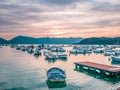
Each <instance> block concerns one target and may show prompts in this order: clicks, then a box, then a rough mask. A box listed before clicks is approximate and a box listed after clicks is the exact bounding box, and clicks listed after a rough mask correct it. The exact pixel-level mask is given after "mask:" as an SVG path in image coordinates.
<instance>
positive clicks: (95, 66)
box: [74, 61, 120, 72]
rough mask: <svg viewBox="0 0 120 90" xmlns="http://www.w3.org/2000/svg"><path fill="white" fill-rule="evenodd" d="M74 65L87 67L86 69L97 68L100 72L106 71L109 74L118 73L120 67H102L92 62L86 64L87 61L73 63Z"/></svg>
mask: <svg viewBox="0 0 120 90" xmlns="http://www.w3.org/2000/svg"><path fill="white" fill-rule="evenodd" d="M74 64H76V65H83V66H88V67H92V68H98V69H101V70H106V71H111V72H120V67H116V66H109V65H103V64H98V63H93V62H88V61H85V62H75V63H74Z"/></svg>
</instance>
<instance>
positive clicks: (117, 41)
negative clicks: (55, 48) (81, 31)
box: [79, 37, 120, 45]
mask: <svg viewBox="0 0 120 90" xmlns="http://www.w3.org/2000/svg"><path fill="white" fill-rule="evenodd" d="M79 44H109V45H111V44H113V45H116V44H120V37H115V38H108V37H100V38H96V37H94V38H86V39H83V40H81V41H80V42H79Z"/></svg>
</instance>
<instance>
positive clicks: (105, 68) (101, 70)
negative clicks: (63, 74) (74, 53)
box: [74, 61, 120, 78]
mask: <svg viewBox="0 0 120 90" xmlns="http://www.w3.org/2000/svg"><path fill="white" fill-rule="evenodd" d="M74 64H75V69H76V70H80V69H83V70H87V71H90V72H94V73H98V74H102V75H105V76H108V77H117V78H120V67H116V66H109V65H103V64H98V63H93V62H87V61H85V62H75V63H74Z"/></svg>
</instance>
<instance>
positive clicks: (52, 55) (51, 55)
mask: <svg viewBox="0 0 120 90" xmlns="http://www.w3.org/2000/svg"><path fill="white" fill-rule="evenodd" d="M45 56H46V59H57V58H58V56H57V55H55V54H53V53H52V52H48V53H46V54H45Z"/></svg>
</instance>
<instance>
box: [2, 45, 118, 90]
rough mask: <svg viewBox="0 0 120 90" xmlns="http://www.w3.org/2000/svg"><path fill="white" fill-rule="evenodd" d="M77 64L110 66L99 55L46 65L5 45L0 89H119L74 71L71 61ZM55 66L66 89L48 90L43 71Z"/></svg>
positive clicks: (71, 56) (43, 58)
mask: <svg viewBox="0 0 120 90" xmlns="http://www.w3.org/2000/svg"><path fill="white" fill-rule="evenodd" d="M66 49H67V50H69V49H70V48H69V47H66ZM66 53H67V52H66ZM67 54H68V55H69V53H67ZM79 61H92V62H97V63H103V64H106V65H111V61H110V60H108V57H104V56H103V55H102V54H98V55H96V54H91V55H76V56H75V55H70V56H68V59H67V60H56V61H55V62H53V61H49V62H48V61H47V60H45V57H44V56H43V55H42V56H40V57H38V58H37V57H34V56H33V55H31V54H28V53H27V52H22V51H17V50H15V49H12V48H10V47H9V46H7V47H6V46H4V47H2V48H0V90H116V88H118V87H120V82H116V83H113V82H109V81H106V80H104V79H98V78H94V76H90V75H87V74H85V73H82V72H78V71H74V67H75V66H74V64H73V62H79ZM114 65H116V66H120V65H117V64H114ZM54 66H56V67H60V68H62V69H63V70H65V71H66V75H67V78H66V87H63V88H48V84H47V83H46V80H47V77H46V70H48V69H49V68H51V67H54Z"/></svg>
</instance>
